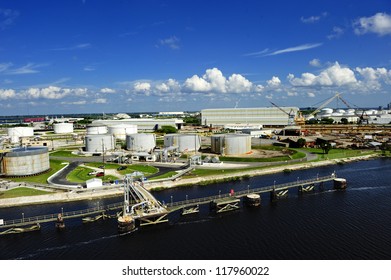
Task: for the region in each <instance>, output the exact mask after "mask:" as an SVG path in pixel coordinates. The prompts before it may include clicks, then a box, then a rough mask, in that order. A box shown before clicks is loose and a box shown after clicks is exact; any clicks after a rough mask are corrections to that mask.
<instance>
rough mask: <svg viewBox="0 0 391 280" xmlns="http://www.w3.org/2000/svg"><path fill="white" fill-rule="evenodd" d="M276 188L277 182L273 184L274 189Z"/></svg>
mask: <svg viewBox="0 0 391 280" xmlns="http://www.w3.org/2000/svg"><path fill="white" fill-rule="evenodd" d="M275 188H276V181H274V184H273V189H275Z"/></svg>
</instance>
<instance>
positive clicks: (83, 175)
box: [67, 162, 158, 183]
mask: <svg viewBox="0 0 391 280" xmlns="http://www.w3.org/2000/svg"><path fill="white" fill-rule="evenodd" d="M88 166H89V167H93V168H100V167H101V166H104V167H105V170H109V169H117V168H118V167H120V166H122V165H119V164H115V163H102V162H89V163H86V166H78V167H77V168H76V169H74V170H73V171H72V172H70V173H69V174H68V175H67V180H68V181H70V182H75V183H84V182H85V181H87V180H89V179H91V178H94V177H95V175H88V173H89V172H91V171H94V170H96V169H93V168H88ZM124 166H125V165H124ZM101 171H103V169H101ZM135 171H139V172H142V173H144V175H145V176H148V175H150V174H154V173H156V172H158V169H157V168H156V167H153V166H148V165H141V164H135V165H127V166H126V169H123V170H117V173H118V174H120V176H114V175H105V176H102V177H98V178H100V179H102V180H103V181H115V180H118V179H122V176H124V175H125V174H129V173H132V172H135Z"/></svg>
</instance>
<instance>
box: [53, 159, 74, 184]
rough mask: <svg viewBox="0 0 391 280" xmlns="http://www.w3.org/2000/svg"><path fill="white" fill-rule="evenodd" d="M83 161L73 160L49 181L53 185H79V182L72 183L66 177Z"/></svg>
mask: <svg viewBox="0 0 391 280" xmlns="http://www.w3.org/2000/svg"><path fill="white" fill-rule="evenodd" d="M80 164H81V162H79V161H75V162H71V163H70V164H69V165H68V166H67V167H65V168H64V169H62V170H61V171H60V172H58V173H57V174H56V176H53V177H52V178H51V180H50V181H49V183H50V184H53V185H56V184H57V185H68V186H78V185H80V184H79V183H71V182H69V181H68V180H67V179H66V177H67V175H68V173H69V172H71V171H72V170H73V169H75V168H76V167H77V166H79V165H80Z"/></svg>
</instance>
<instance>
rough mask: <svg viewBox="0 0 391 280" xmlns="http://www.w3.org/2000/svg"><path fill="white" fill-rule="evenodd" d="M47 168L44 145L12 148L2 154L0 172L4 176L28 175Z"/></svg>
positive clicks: (46, 154) (48, 166)
mask: <svg viewBox="0 0 391 280" xmlns="http://www.w3.org/2000/svg"><path fill="white" fill-rule="evenodd" d="M49 169H50V163H49V153H48V149H47V148H46V147H25V148H16V149H12V151H11V152H7V153H5V154H4V156H3V159H2V161H1V173H2V174H3V175H4V176H10V177H11V176H29V175H35V174H39V173H42V172H45V171H47V170H49Z"/></svg>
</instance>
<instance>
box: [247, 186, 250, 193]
mask: <svg viewBox="0 0 391 280" xmlns="http://www.w3.org/2000/svg"><path fill="white" fill-rule="evenodd" d="M247 193H250V185H247Z"/></svg>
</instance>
